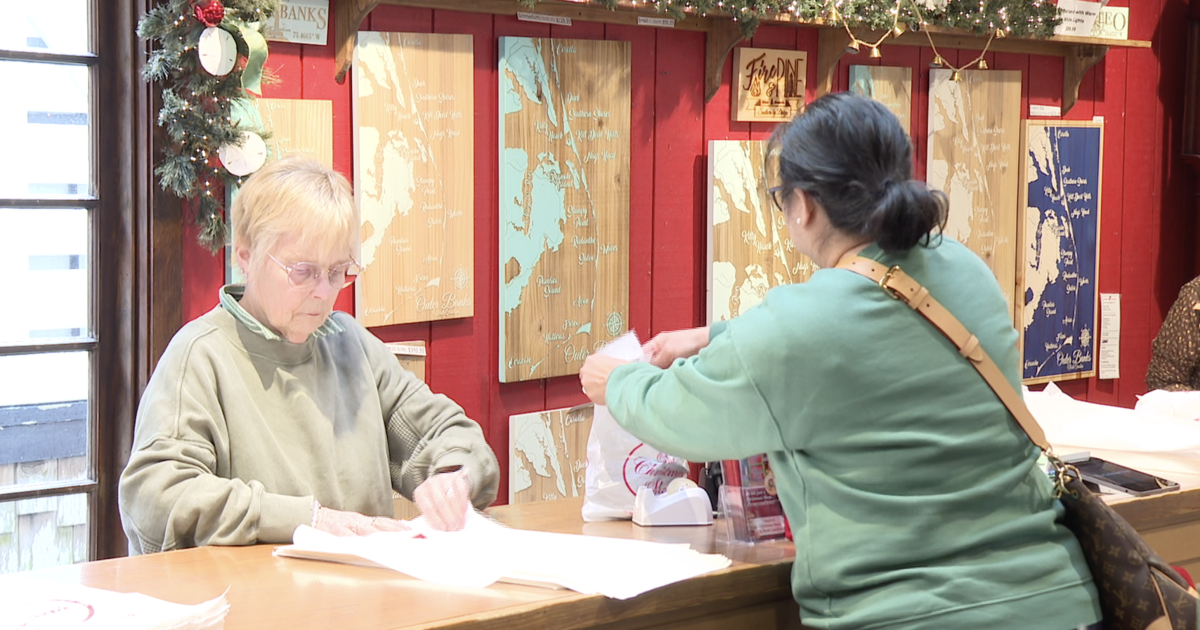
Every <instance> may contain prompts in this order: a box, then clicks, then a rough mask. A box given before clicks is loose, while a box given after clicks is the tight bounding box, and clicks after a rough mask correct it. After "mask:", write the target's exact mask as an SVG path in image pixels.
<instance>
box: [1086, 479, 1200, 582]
mask: <svg viewBox="0 0 1200 630" xmlns="http://www.w3.org/2000/svg"><path fill="white" fill-rule="evenodd" d="M1156 474H1162V475H1163V476H1166V477H1169V478H1170V479H1172V480H1173V481H1177V482H1179V488H1180V489H1179V490H1178V491H1175V492H1166V493H1163V494H1158V495H1152V496H1148V497H1125V496H1119V495H1109V496H1106V497H1105V500H1106V501H1107V502H1108V504H1109V505H1111V506H1112V508H1113V510H1114V511H1116V513H1117V514H1120V515H1121V516H1122V517H1124V518H1125V520H1127V521H1129V523H1130V524H1131V525H1133V527H1134V529H1136V530H1137V531H1138V533H1140V534H1141V535H1142V537H1143V538H1145V539H1146V542H1147V543H1149V544H1150V546H1151V547H1152V548H1153V549H1154V551H1155V552H1156V553H1158V555H1160V556H1162V558H1163V560H1166V561H1167V562H1168V563H1169V564H1173V565H1175V566H1178V567H1183V568H1184V569H1186V570H1187V571H1188V572H1189V573H1191V574H1192V577H1193V578H1195V579H1197V580H1200V477H1195V476H1192V475H1183V474H1179V473H1156Z"/></svg>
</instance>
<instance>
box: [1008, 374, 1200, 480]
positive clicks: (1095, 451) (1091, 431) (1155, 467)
mask: <svg viewBox="0 0 1200 630" xmlns="http://www.w3.org/2000/svg"><path fill="white" fill-rule="evenodd" d="M1151 393H1154V392H1151ZM1162 393H1167V392H1162ZM1024 394H1025V404H1026V405H1028V406H1029V411H1030V412H1031V413H1033V416H1034V418H1036V419H1037V421H1038V424H1040V425H1042V428H1043V429H1044V430H1045V431H1046V439H1047V440H1049V441H1050V444H1052V445H1053V446H1054V448H1055V450H1056V451H1057V452H1062V453H1065V452H1071V451H1080V450H1084V451H1089V452H1090V453H1091V455H1092V456H1093V457H1098V458H1101V459H1105V460H1108V461H1111V462H1115V463H1118V464H1122V465H1124V466H1128V467H1130V468H1135V469H1137V470H1141V471H1145V472H1148V473H1151V474H1157V475H1161V476H1163V477H1167V478H1170V476H1171V475H1172V474H1187V475H1197V474H1200V422H1197V421H1196V420H1194V419H1192V418H1191V417H1188V415H1187V414H1186V413H1185V414H1184V415H1182V416H1176V415H1173V413H1174V412H1167V413H1164V411H1167V410H1168V408H1170V409H1174V408H1175V403H1173V402H1172V403H1166V402H1162V401H1160V400H1157V399H1159V398H1160V397H1158V396H1154V397H1152V398H1154V399H1156V400H1154V401H1153V402H1151V403H1147V404H1145V405H1143V404H1142V403H1140V402H1139V405H1138V408H1136V409H1126V408H1124V407H1113V406H1110V405H1100V404H1096V403H1089V402H1083V401H1079V400H1075V399H1074V398H1071V397H1070V396H1068V395H1066V394H1065V393H1063V392H1062V390H1060V389H1059V388H1058V387H1056V386H1055V385H1054V383H1050V384H1048V385H1047V386H1046V389H1045V390H1043V391H1041V392H1031V391H1028V390H1026V391H1025V392H1024ZM1144 399H1145V397H1143V400H1144ZM1181 406H1182V405H1181Z"/></svg>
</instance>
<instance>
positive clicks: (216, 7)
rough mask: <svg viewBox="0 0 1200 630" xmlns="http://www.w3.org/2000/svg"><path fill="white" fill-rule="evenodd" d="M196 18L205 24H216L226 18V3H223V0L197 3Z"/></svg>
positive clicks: (209, 25)
mask: <svg viewBox="0 0 1200 630" xmlns="http://www.w3.org/2000/svg"><path fill="white" fill-rule="evenodd" d="M196 19H197V20H200V21H201V22H203V23H204V25H205V26H208V27H213V26H216V25H218V24H220V23H221V20H224V19H225V5H223V4H221V0H210V1H209V2H207V3H205V4H203V5H201V4H197V5H196Z"/></svg>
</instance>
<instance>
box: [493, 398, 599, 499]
mask: <svg viewBox="0 0 1200 630" xmlns="http://www.w3.org/2000/svg"><path fill="white" fill-rule="evenodd" d="M593 409H595V407H594V405H592V404H591V403H588V404H585V405H579V406H578V407H570V408H567V409H551V410H548V411H541V412H535V413H524V414H519V415H514V416H509V418H508V502H509V503H510V504H516V503H531V502H534V501H553V500H555V499H564V498H568V497H582V496H583V490H584V481H585V472H586V467H587V442H588V435H589V434H590V433H591V431H592V411H593Z"/></svg>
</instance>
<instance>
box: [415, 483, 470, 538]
mask: <svg viewBox="0 0 1200 630" xmlns="http://www.w3.org/2000/svg"><path fill="white" fill-rule="evenodd" d="M413 502H414V503H416V504H417V507H419V508H421V516H424V517H425V522H427V523H429V526H430V527H432V528H434V529H438V530H441V531H444V532H454V531H458V530H460V529H462V528H463V525H465V524H466V522H467V510H469V509H471V478H470V477H468V476H467V471H466V470H462V469H459V470H456V471H454V472H445V473H439V474H436V475H433V476H431V477H429V478H427V479H426V480H425V481H423V482H421V485H419V486H417V489H416V490H414V491H413Z"/></svg>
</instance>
